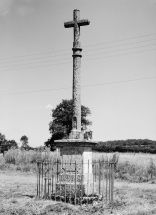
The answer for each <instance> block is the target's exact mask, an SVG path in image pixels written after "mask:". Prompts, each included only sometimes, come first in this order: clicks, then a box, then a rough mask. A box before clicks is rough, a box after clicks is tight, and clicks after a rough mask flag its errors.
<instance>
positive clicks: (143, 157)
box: [93, 152, 156, 167]
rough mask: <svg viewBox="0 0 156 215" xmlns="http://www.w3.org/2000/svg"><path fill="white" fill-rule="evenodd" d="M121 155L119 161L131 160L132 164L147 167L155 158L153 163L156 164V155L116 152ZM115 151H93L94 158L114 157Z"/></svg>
mask: <svg viewBox="0 0 156 215" xmlns="http://www.w3.org/2000/svg"><path fill="white" fill-rule="evenodd" d="M116 154H118V155H119V161H120V162H121V163H122V162H126V161H129V162H130V163H131V164H135V165H136V164H137V165H142V166H144V167H146V166H147V165H148V164H149V162H150V160H151V159H152V160H153V163H154V164H156V155H155V154H148V153H116ZM113 155H114V153H104V152H93V159H99V158H102V157H108V159H109V158H112V157H113Z"/></svg>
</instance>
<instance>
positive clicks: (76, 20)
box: [64, 10, 89, 138]
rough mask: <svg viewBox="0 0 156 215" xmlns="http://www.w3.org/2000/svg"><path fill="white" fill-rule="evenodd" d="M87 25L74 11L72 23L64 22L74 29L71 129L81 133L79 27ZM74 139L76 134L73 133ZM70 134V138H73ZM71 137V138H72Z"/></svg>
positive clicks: (77, 12)
mask: <svg viewBox="0 0 156 215" xmlns="http://www.w3.org/2000/svg"><path fill="white" fill-rule="evenodd" d="M84 25H89V21H88V20H80V11H79V10H74V13H73V21H70V22H65V23H64V27H65V28H71V27H73V28H74V42H73V49H72V50H73V120H72V129H73V130H75V129H76V130H78V131H79V132H81V57H82V55H81V51H82V49H81V43H80V26H84ZM74 134H75V136H74V137H76V133H74ZM74 134H72V135H71V136H72V137H73V135H74ZM72 137H71V138H72Z"/></svg>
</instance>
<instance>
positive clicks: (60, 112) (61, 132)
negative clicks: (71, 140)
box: [45, 99, 92, 149]
mask: <svg viewBox="0 0 156 215" xmlns="http://www.w3.org/2000/svg"><path fill="white" fill-rule="evenodd" d="M90 114H91V111H90V109H89V108H88V107H85V106H83V105H81V130H82V131H84V133H85V135H84V137H85V138H86V139H91V138H92V131H91V130H90V129H89V127H90V126H91V125H92V122H91V121H89V120H88V119H87V116H89V115H90ZM72 116H73V100H72V99H71V100H62V102H61V103H60V104H59V105H57V106H56V108H55V109H53V110H52V121H51V122H50V123H49V131H50V133H51V135H52V136H51V138H50V139H48V140H47V141H46V142H45V145H46V146H50V147H51V149H53V148H54V147H55V144H54V140H59V139H63V138H68V137H69V134H70V132H71V130H72Z"/></svg>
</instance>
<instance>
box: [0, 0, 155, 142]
mask: <svg viewBox="0 0 156 215" xmlns="http://www.w3.org/2000/svg"><path fill="white" fill-rule="evenodd" d="M74 9H80V13H81V18H82V19H89V20H90V25H89V26H84V27H81V43H82V48H83V51H82V55H83V57H82V66H81V71H82V83H81V84H82V86H85V87H82V104H83V105H85V106H87V107H89V108H90V110H91V112H92V115H91V117H90V120H92V122H93V125H92V127H91V129H92V130H93V139H94V140H103V141H106V140H119V139H132V138H141V139H144V138H148V139H152V140H156V0H0V32H1V33H0V101H1V103H0V104H1V105H0V132H1V133H2V134H5V136H6V138H7V139H14V140H16V141H17V142H20V141H19V140H20V138H21V136H22V135H27V136H28V138H29V143H30V145H31V146H39V145H43V143H44V142H45V141H46V140H47V139H48V138H50V133H49V130H48V129H49V127H48V124H49V122H50V121H51V120H52V117H51V109H52V108H55V107H56V105H57V104H59V103H60V102H61V101H62V99H71V98H72V89H71V87H72V44H73V29H65V28H64V22H67V21H70V20H72V19H73V10H74ZM152 77H153V78H152ZM154 77H155V78H154ZM144 78H145V79H144ZM147 78H149V79H147ZM138 79H141V80H138ZM129 80H133V81H129ZM116 82H117V83H116ZM87 85H92V86H87ZM63 88H68V89H63ZM55 89H59V90H55ZM46 90H47V91H46ZM34 91H38V92H34Z"/></svg>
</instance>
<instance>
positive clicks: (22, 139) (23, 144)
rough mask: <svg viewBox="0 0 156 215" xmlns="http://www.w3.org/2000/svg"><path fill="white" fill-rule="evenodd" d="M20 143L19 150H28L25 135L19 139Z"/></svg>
mask: <svg viewBox="0 0 156 215" xmlns="http://www.w3.org/2000/svg"><path fill="white" fill-rule="evenodd" d="M20 141H21V149H29V148H30V146H29V144H28V137H27V136H26V135H23V136H22V137H21V139H20Z"/></svg>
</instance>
